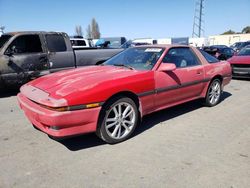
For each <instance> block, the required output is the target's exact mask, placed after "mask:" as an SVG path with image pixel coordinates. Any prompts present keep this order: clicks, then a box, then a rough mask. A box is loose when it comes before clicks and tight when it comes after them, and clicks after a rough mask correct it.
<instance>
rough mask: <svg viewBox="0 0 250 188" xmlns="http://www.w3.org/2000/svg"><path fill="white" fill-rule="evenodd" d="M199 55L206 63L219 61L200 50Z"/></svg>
mask: <svg viewBox="0 0 250 188" xmlns="http://www.w3.org/2000/svg"><path fill="white" fill-rule="evenodd" d="M200 52H201V54H202V55H203V56H204V58H205V59H206V60H207V62H208V63H217V62H219V60H218V59H217V58H215V57H214V56H212V55H210V54H208V53H207V52H205V51H203V50H200Z"/></svg>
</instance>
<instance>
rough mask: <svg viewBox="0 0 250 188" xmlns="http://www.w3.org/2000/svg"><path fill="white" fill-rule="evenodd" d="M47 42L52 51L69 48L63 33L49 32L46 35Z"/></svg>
mask: <svg viewBox="0 0 250 188" xmlns="http://www.w3.org/2000/svg"><path fill="white" fill-rule="evenodd" d="M45 37H46V42H47V46H48V50H49V51H50V52H64V51H66V50H67V47H66V44H65V41H64V38H63V36H62V35H58V34H49V35H46V36H45Z"/></svg>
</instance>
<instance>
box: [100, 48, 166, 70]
mask: <svg viewBox="0 0 250 188" xmlns="http://www.w3.org/2000/svg"><path fill="white" fill-rule="evenodd" d="M163 51H164V48H159V47H135V48H128V49H127V50H125V51H123V52H121V53H119V54H117V55H116V56H114V57H112V58H111V59H109V60H108V61H106V62H105V63H104V65H114V66H125V67H131V68H133V69H136V70H151V69H152V68H153V67H154V65H155V64H156V62H157V61H158V59H159V58H160V56H161V54H162V53H163Z"/></svg>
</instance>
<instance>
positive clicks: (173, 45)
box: [135, 44, 193, 48]
mask: <svg viewBox="0 0 250 188" xmlns="http://www.w3.org/2000/svg"><path fill="white" fill-rule="evenodd" d="M172 47H191V48H193V47H192V46H189V45H182V44H152V45H141V46H135V48H172Z"/></svg>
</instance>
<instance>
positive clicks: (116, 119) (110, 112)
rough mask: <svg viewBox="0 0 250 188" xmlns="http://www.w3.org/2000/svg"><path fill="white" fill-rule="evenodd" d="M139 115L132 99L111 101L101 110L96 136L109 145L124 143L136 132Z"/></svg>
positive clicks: (122, 98)
mask: <svg viewBox="0 0 250 188" xmlns="http://www.w3.org/2000/svg"><path fill="white" fill-rule="evenodd" d="M138 115H139V113H138V108H137V106H136V104H135V102H134V101H133V100H132V99H130V98H127V97H118V98H114V99H111V100H110V101H109V102H108V103H107V104H106V105H105V106H104V107H103V109H102V110H101V113H100V117H99V121H98V128H97V131H96V134H97V136H98V137H100V138H101V139H102V140H103V141H105V142H107V143H109V144H116V143H119V142H122V141H124V140H126V139H128V138H129V137H130V136H131V134H132V133H133V132H134V130H135V128H136V126H137V124H138Z"/></svg>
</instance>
